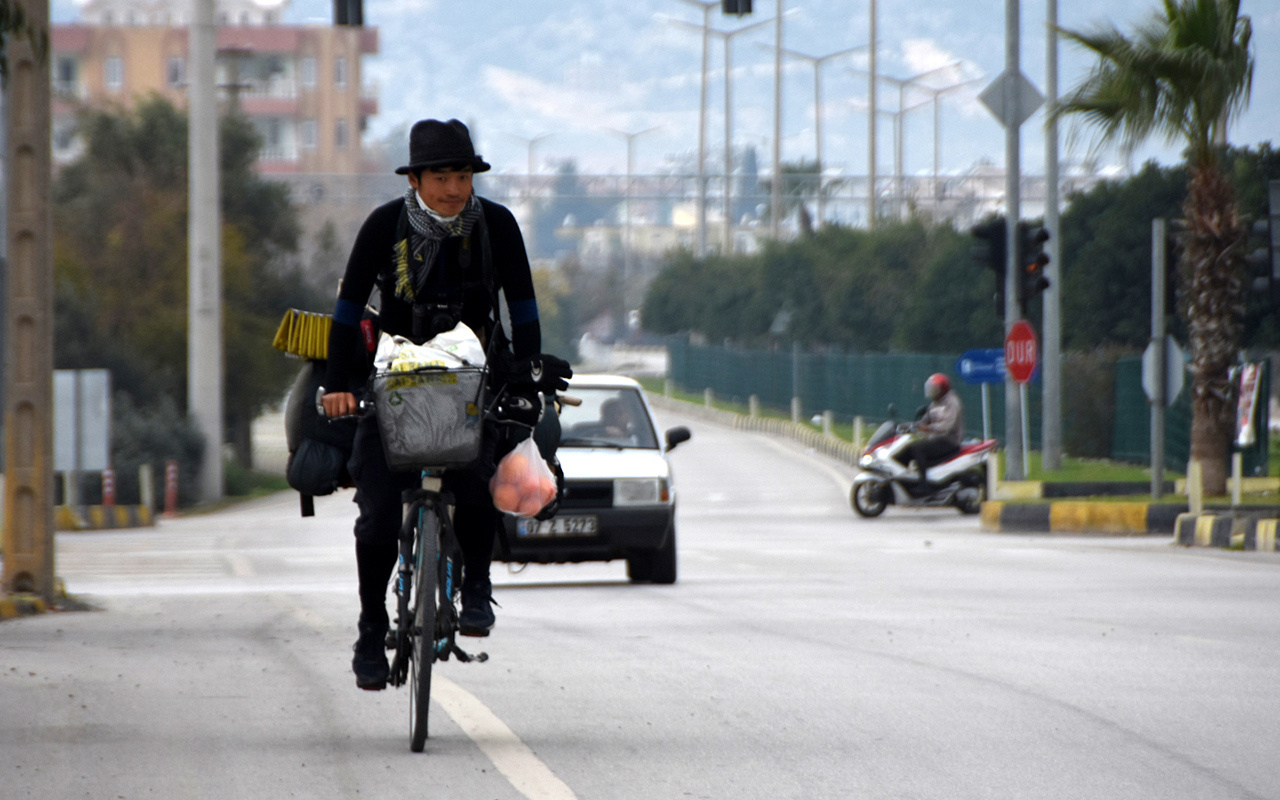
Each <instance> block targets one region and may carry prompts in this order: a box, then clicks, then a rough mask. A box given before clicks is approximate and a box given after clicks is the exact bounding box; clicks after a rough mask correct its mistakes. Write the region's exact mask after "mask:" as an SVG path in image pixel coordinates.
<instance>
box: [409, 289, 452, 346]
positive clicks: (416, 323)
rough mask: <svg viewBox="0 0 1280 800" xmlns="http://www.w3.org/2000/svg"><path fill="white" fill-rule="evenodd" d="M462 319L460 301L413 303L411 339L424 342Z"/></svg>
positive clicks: (439, 300) (449, 329)
mask: <svg viewBox="0 0 1280 800" xmlns="http://www.w3.org/2000/svg"><path fill="white" fill-rule="evenodd" d="M461 320H462V303H461V302H451V301H449V300H447V299H443V298H441V299H437V300H433V301H426V302H419V303H414V304H413V339H414V341H416V342H419V343H421V342H425V341H427V340H428V339H432V338H434V337H436V336H437V335H439V334H441V333H444V332H445V331H451V330H453V329H454V328H456V327H457V326H458V323H459V322H460V321H461Z"/></svg>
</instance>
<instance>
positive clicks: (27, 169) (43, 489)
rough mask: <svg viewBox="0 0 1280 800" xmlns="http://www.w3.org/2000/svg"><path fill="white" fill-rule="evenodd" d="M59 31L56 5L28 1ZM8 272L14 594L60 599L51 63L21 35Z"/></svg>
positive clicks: (7, 496) (11, 46) (35, 24)
mask: <svg viewBox="0 0 1280 800" xmlns="http://www.w3.org/2000/svg"><path fill="white" fill-rule="evenodd" d="M25 9H26V13H27V18H28V20H29V21H30V23H31V29H32V30H34V31H36V32H38V34H43V33H44V32H46V31H48V30H49V3H48V0H31V2H29V3H27V4H25ZM5 44H6V45H7V51H8V53H7V55H8V59H9V76H8V80H7V83H8V86H7V89H8V98H7V99H8V108H9V130H8V135H7V137H6V146H5V167H6V170H5V171H6V173H7V178H8V203H7V210H6V219H7V236H6V242H5V244H6V248H7V254H8V270H7V272H8V274H7V276H6V284H7V289H8V291H7V292H6V296H5V298H6V299H5V317H4V325H5V337H4V341H5V365H6V369H5V380H6V387H5V388H6V391H5V396H4V435H5V448H4V453H5V467H6V469H5V481H4V501H5V502H4V533H3V543H4V582H3V585H2V586H0V590H2V591H4V592H32V593H34V594H37V595H39V596H41V597H43V598H45V599H46V600H52V599H53V595H54V570H53V557H54V548H53V227H52V220H51V213H50V205H49V184H50V180H51V176H52V163H53V157H52V152H51V144H50V138H49V129H50V110H49V104H50V98H49V94H50V86H49V65H48V64H47V63H46V62H45V60H44V58H43V57H42V56H41V54H40V53H38V52H37V50H36V48H35V45H34V43H33V42H32V41H31V40H30V39H28V38H27V37H25V36H23V35H21V34H15V35H12V36H10V38H9V39H8V40H7V41H6V42H5Z"/></svg>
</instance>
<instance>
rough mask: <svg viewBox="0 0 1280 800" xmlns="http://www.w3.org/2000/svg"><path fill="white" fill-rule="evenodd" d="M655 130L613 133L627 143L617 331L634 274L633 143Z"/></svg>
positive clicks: (620, 328)
mask: <svg viewBox="0 0 1280 800" xmlns="http://www.w3.org/2000/svg"><path fill="white" fill-rule="evenodd" d="M657 129H658V128H657V127H656V126H655V127H653V128H645V129H644V130H642V131H636V132H634V133H629V132H627V131H620V130H614V131H613V132H614V133H615V134H617V135H618V136H621V137H622V138H623V139H625V140H626V142H627V186H626V209H625V212H624V214H623V217H622V226H623V227H622V280H621V281H620V283H621V284H622V285H621V286H620V287H619V289H618V291H619V294H620V296H621V300H622V309H621V312H622V316H621V318H620V319H619V320H618V326H619V328H618V329H619V330H622V329H623V328H624V327H625V325H626V314H627V280H628V278H629V277H630V276H631V275H632V274H634V269H633V268H632V263H631V258H632V257H631V199H632V191H631V188H632V187H631V183H632V176H633V175H634V174H635V141H636V139H638V138H640V137H641V136H644V135H645V134H646V133H651V132H653V131H656V130H657Z"/></svg>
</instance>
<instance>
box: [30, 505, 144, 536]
mask: <svg viewBox="0 0 1280 800" xmlns="http://www.w3.org/2000/svg"><path fill="white" fill-rule="evenodd" d="M53 518H54V527H55V528H57V529H58V530H60V531H96V530H114V529H116V528H149V527H151V526H153V525H155V524H156V519H155V514H154V513H152V511H151V509H150V508H149V507H147V506H141V505H139V506H127V505H126V506H57V507H56V508H55V509H54V517H53Z"/></svg>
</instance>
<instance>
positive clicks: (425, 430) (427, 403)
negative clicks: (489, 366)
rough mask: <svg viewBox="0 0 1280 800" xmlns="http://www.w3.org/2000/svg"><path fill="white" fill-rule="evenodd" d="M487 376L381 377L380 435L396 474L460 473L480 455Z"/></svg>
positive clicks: (447, 372) (377, 400)
mask: <svg viewBox="0 0 1280 800" xmlns="http://www.w3.org/2000/svg"><path fill="white" fill-rule="evenodd" d="M484 375H485V373H484V370H482V369H476V368H462V369H420V370H415V371H412V372H378V373H376V374H375V375H374V376H373V398H374V406H375V408H376V409H377V411H376V413H377V416H378V433H379V434H380V435H381V437H382V449H383V451H384V452H385V453H386V457H387V466H388V467H390V468H391V469H393V470H409V469H422V468H425V467H460V466H463V465H465V464H469V463H471V462H472V461H474V460H475V459H476V457H477V456H479V455H480V431H481V427H482V426H481V417H482V412H483V408H484V396H483V392H484Z"/></svg>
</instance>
